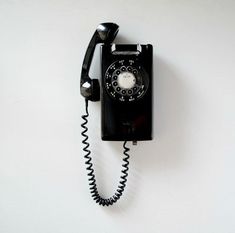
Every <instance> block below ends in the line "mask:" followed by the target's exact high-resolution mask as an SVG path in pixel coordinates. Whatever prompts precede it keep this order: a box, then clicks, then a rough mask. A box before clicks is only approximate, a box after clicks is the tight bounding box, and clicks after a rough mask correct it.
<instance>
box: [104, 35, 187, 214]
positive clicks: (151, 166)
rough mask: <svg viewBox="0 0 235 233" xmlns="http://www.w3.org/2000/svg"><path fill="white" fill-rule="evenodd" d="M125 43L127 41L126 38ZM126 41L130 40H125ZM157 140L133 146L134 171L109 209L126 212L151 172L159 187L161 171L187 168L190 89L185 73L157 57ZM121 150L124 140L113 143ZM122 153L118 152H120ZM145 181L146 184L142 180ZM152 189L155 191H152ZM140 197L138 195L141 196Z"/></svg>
mask: <svg viewBox="0 0 235 233" xmlns="http://www.w3.org/2000/svg"><path fill="white" fill-rule="evenodd" d="M122 42H123V40H122ZM124 43H130V42H129V41H125V40H124ZM153 77H154V106H153V107H154V140H153V141H142V142H138V145H137V146H131V144H130V143H129V145H130V147H131V151H130V155H131V161H130V174H129V177H128V182H127V187H126V190H125V192H124V197H123V198H122V200H121V201H120V202H118V203H117V204H116V205H114V206H112V207H111V208H107V211H112V212H120V211H121V212H122V211H123V212H124V211H125V209H126V208H130V207H131V205H132V204H134V203H135V201H137V195H138V193H139V192H140V190H141V187H140V186H141V184H140V183H142V182H141V180H143V177H146V176H148V174H151V177H152V181H150V182H152V184H153V186H151V188H152V189H157V187H158V185H157V182H155V181H156V180H157V176H158V174H160V173H162V172H164V173H167V171H171V170H174V172H177V170H179V171H180V170H182V169H183V164H184V162H183V161H184V159H185V157H186V156H187V155H186V153H187V151H186V143H187V139H186V138H187V135H186V134H187V132H186V131H185V129H186V127H187V126H186V125H188V123H187V120H188V119H187V115H188V114H187V112H188V109H187V106H188V105H187V104H186V103H187V102H188V98H189V97H190V93H189V88H187V85H186V83H184V81H183V80H187V79H186V78H185V75H184V74H183V73H182V72H180V70H178V69H177V68H176V67H174V65H172V64H170V63H169V62H167V61H166V60H164V59H163V58H161V57H156V56H154V75H153ZM110 146H111V147H112V148H114V150H116V151H119V152H120V143H116V142H110ZM117 154H118V153H117ZM142 184H143V183H142ZM150 191H151V190H150ZM139 197H140V196H139V195H138V198H139Z"/></svg>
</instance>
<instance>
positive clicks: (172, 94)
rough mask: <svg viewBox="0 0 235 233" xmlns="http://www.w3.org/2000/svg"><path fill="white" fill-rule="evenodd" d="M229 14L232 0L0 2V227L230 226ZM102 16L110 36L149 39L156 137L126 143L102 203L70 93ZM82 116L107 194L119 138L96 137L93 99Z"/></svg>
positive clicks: (233, 173)
mask: <svg viewBox="0 0 235 233" xmlns="http://www.w3.org/2000/svg"><path fill="white" fill-rule="evenodd" d="M234 11H235V4H234V2H233V1H229V0H227V1H223V0H220V1H219V0H217V1H212V0H206V1H205V0H204V1H203V0H200V1H186V0H185V1H184V0H179V1H173V0H167V1H162V0H152V1H150V0H149V1H146V0H145V1H137V0H125V1H124V0H120V1H108V0H100V1H95V0H88V1H73V0H59V1H53V0H50V1H37V0H35V1H26V0H22V1H14V0H11V1H10V0H9V1H7V0H2V1H1V2H0V33H1V36H0V232H1V233H15V232H18V233H32V232H34V233H36V232H38V233H46V232H56V233H62V232H63V233H64V232H66V233H72V232H81V233H105V232H107V233H119V232H130V233H143V232H146V233H155V232H161V233H172V232H175V233H199V232H200V233H212V232H213V233H221V232H223V233H230V232H231V233H232V232H235V221H234V217H235V216H234V211H235V200H234V196H235V187H234V178H235V170H234V165H235V66H234V61H235V27H234V24H235V14H234ZM105 21H114V22H116V23H118V24H119V25H120V32H119V34H118V38H117V42H120V43H125V42H127V43H152V44H153V46H154V74H155V75H154V79H155V86H154V91H155V105H154V111H155V120H154V121H155V126H154V129H155V139H154V140H153V141H150V142H140V143H138V146H136V147H133V146H131V161H130V162H131V164H130V176H129V180H128V186H127V189H126V192H125V193H124V196H123V198H122V199H121V200H120V202H119V203H118V204H117V205H115V206H113V207H109V208H104V207H100V206H98V205H97V204H96V203H94V202H93V201H92V199H91V197H90V194H89V190H88V184H87V177H86V171H85V165H84V159H83V153H82V144H81V140H82V138H81V136H80V132H81V127H80V124H81V119H80V116H81V114H83V113H84V100H83V99H82V98H81V96H80V93H79V78H80V77H79V76H80V70H81V63H82V60H83V56H84V53H85V50H86V47H87V44H88V42H89V39H90V37H91V35H92V33H93V32H94V30H95V28H96V26H97V25H98V24H99V23H100V22H105ZM94 72H95V71H94V70H93V73H94ZM90 112H91V118H90V127H89V129H90V135H91V139H90V142H91V143H92V148H93V152H94V154H93V157H94V162H95V168H96V174H97V179H98V183H99V188H100V190H101V192H102V193H103V194H104V195H107V196H109V195H111V194H112V193H113V191H114V189H115V188H116V186H117V182H118V179H119V174H120V169H121V167H120V166H121V153H122V149H121V143H115V142H101V139H100V124H99V120H100V117H99V113H100V103H91V104H90Z"/></svg>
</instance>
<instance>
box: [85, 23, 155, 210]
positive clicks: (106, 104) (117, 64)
mask: <svg viewBox="0 0 235 233" xmlns="http://www.w3.org/2000/svg"><path fill="white" fill-rule="evenodd" d="M118 29H119V26H118V25H117V24H115V23H102V24H100V25H99V26H98V27H97V29H96V31H95V33H94V34H93V36H92V38H91V41H90V43H89V45H88V48H87V51H86V54H85V57H84V60H83V65H82V72H81V80H80V92H81V95H82V96H83V97H84V98H85V109H86V114H85V115H82V119H83V120H84V122H83V123H82V125H81V126H82V129H83V131H82V133H81V134H82V136H83V138H84V139H83V141H82V143H83V144H84V147H83V151H84V153H85V155H84V158H85V160H86V162H85V163H86V165H87V167H86V169H87V171H88V177H89V186H90V192H91V195H92V197H93V199H94V200H95V201H96V202H97V203H98V204H100V205H103V206H109V205H112V204H114V203H115V202H116V201H117V200H119V198H120V197H121V196H122V193H123V191H124V188H125V186H126V182H127V176H128V170H129V157H130V156H129V154H128V151H129V148H128V147H127V146H126V143H127V141H133V142H136V141H140V140H152V113H153V111H152V104H153V103H152V98H153V94H152V92H153V77H152V62H153V47H152V45H151V44H146V45H142V44H141V45H140V44H114V43H113V40H114V39H115V37H116V35H117V33H118ZM98 43H102V44H103V45H102V46H101V71H102V72H101V73H102V77H101V79H100V80H98V79H91V78H90V77H89V70H90V66H91V62H92V57H93V54H94V50H95V47H96V45H97V44H98ZM99 100H101V138H102V140H104V141H124V143H123V148H124V151H123V154H124V158H123V162H124V163H123V165H122V167H123V170H122V171H121V174H122V175H121V177H120V182H119V185H118V188H117V190H116V192H115V193H114V194H113V195H112V196H111V197H110V198H103V197H101V195H100V194H99V192H98V188H97V185H96V177H95V173H94V169H93V164H92V158H91V156H90V154H91V151H90V150H89V146H90V144H89V142H88V139H89V137H88V128H87V123H88V117H89V112H88V102H89V101H99Z"/></svg>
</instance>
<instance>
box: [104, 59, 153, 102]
mask: <svg viewBox="0 0 235 233" xmlns="http://www.w3.org/2000/svg"><path fill="white" fill-rule="evenodd" d="M104 84H105V87H106V90H107V92H108V94H109V95H110V96H111V97H112V98H114V99H117V100H119V101H122V102H132V101H134V100H137V99H140V98H141V97H142V96H143V95H144V94H145V92H146V90H147V88H148V84H149V79H148V75H147V73H146V72H145V71H144V69H143V68H142V66H140V65H139V64H137V63H136V62H135V61H133V60H121V61H116V62H114V63H112V64H111V65H110V66H109V68H108V69H107V71H106V73H105V83H104Z"/></svg>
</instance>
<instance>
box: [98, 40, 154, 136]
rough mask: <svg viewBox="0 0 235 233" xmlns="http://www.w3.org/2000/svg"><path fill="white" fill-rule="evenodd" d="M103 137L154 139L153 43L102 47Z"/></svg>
mask: <svg viewBox="0 0 235 233" xmlns="http://www.w3.org/2000/svg"><path fill="white" fill-rule="evenodd" d="M101 53H102V80H101V86H102V89H101V108H102V111H101V124H102V127H101V128H102V140H109V141H125V140H128V141H140V140H151V139H152V86H153V80H152V45H149V44H148V45H137V44H132V45H130V44H128V45H123V44H121V45H115V44H113V45H109V44H105V45H102V46H101Z"/></svg>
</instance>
